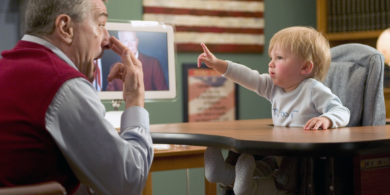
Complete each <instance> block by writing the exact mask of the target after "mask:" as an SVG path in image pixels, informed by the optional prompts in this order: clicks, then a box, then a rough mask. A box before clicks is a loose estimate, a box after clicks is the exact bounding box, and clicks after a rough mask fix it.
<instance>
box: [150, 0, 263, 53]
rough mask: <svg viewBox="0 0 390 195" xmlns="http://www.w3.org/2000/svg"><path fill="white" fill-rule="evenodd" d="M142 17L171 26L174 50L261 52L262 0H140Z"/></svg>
mask: <svg viewBox="0 0 390 195" xmlns="http://www.w3.org/2000/svg"><path fill="white" fill-rule="evenodd" d="M143 8H144V15H143V20H145V21H158V22H164V23H167V24H173V25H174V26H175V30H176V32H175V43H176V48H177V51H178V52H202V47H201V46H200V43H202V42H203V43H205V44H206V45H207V47H208V48H209V49H210V51H211V52H223V53H261V52H263V45H264V33H263V31H264V19H263V13H264V3H263V0H144V1H143Z"/></svg>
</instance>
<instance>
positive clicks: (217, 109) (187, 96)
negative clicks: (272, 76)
mask: <svg viewBox="0 0 390 195" xmlns="http://www.w3.org/2000/svg"><path fill="white" fill-rule="evenodd" d="M182 75H183V99H184V101H183V113H184V118H183V121H184V122H202V121H228V120H237V119H238V118H239V117H238V85H237V84H236V83H234V82H233V81H231V80H229V79H227V78H225V77H223V76H222V75H221V74H220V73H218V72H216V71H215V70H214V69H210V68H208V67H207V66H206V65H204V64H203V65H202V66H201V67H200V68H198V67H197V64H196V63H184V64H183V74H182Z"/></svg>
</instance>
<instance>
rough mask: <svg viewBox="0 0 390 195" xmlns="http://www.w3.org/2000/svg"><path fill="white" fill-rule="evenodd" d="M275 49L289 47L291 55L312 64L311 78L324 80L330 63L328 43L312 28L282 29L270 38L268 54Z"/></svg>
mask: <svg viewBox="0 0 390 195" xmlns="http://www.w3.org/2000/svg"><path fill="white" fill-rule="evenodd" d="M275 47H282V48H287V47H290V49H291V52H292V53H294V54H296V55H298V56H300V57H301V58H302V59H303V60H305V61H311V62H313V65H314V67H313V73H314V74H313V78H315V79H316V80H318V81H323V80H325V77H326V74H327V72H328V69H329V66H330V61H331V56H330V47H329V41H328V40H327V39H326V38H325V37H324V36H323V35H322V34H321V33H320V32H318V31H316V30H315V29H314V28H311V27H303V26H295V27H289V28H285V29H282V30H280V31H279V32H277V33H276V34H275V35H274V36H273V37H272V39H271V41H270V45H269V48H268V54H270V53H271V51H272V50H273V49H274V48H275Z"/></svg>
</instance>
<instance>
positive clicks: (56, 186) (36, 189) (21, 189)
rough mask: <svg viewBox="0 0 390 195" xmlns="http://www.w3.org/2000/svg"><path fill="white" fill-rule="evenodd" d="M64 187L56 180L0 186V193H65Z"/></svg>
mask: <svg viewBox="0 0 390 195" xmlns="http://www.w3.org/2000/svg"><path fill="white" fill-rule="evenodd" d="M66 194H67V193H66V190H65V188H64V187H63V186H62V185H61V184H60V183H58V182H54V181H52V182H47V183H42V184H35V185H25V186H15V187H5V188H0V195H66Z"/></svg>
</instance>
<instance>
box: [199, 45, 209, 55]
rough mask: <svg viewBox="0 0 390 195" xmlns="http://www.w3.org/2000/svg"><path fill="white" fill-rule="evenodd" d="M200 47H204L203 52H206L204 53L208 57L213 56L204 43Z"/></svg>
mask: <svg viewBox="0 0 390 195" xmlns="http://www.w3.org/2000/svg"><path fill="white" fill-rule="evenodd" d="M200 45H201V46H202V48H203V51H204V53H205V54H206V55H210V54H211V52H210V50H209V48H207V46H206V45H205V44H204V43H201V44H200Z"/></svg>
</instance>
